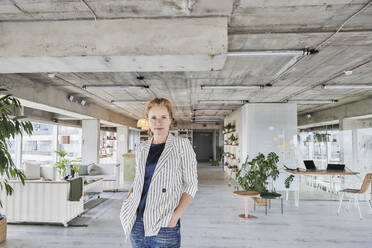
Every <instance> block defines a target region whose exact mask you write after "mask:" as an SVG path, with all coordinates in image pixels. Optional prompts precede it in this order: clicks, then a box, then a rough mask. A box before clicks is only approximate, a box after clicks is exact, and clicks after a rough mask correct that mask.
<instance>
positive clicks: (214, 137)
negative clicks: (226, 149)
mask: <svg viewBox="0 0 372 248" xmlns="http://www.w3.org/2000/svg"><path fill="white" fill-rule="evenodd" d="M216 135H217V133H216V130H213V142H212V143H213V160H216V153H217V152H216V146H217V145H216V144H217V142H216Z"/></svg>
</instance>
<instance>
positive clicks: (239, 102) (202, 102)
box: [198, 100, 249, 104]
mask: <svg viewBox="0 0 372 248" xmlns="http://www.w3.org/2000/svg"><path fill="white" fill-rule="evenodd" d="M248 102H249V101H248V100H199V101H198V103H199V104H244V103H248Z"/></svg>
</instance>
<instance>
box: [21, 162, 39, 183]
mask: <svg viewBox="0 0 372 248" xmlns="http://www.w3.org/2000/svg"><path fill="white" fill-rule="evenodd" d="M24 173H25V176H26V179H40V164H35V163H27V162H25V163H24Z"/></svg>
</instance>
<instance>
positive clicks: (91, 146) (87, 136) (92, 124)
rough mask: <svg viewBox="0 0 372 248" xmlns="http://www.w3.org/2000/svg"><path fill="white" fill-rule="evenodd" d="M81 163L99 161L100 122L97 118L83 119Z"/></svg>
mask: <svg viewBox="0 0 372 248" xmlns="http://www.w3.org/2000/svg"><path fill="white" fill-rule="evenodd" d="M82 128H83V142H82V164H90V163H98V162H99V138H100V137H99V136H100V123H99V120H98V119H94V120H83V121H82Z"/></svg>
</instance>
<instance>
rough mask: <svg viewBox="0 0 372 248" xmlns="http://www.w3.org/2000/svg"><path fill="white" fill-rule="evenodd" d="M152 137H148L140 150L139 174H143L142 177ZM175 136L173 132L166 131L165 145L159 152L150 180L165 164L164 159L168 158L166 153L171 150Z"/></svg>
mask: <svg viewBox="0 0 372 248" xmlns="http://www.w3.org/2000/svg"><path fill="white" fill-rule="evenodd" d="M153 139H154V137H152V138H151V139H148V140H147V141H146V143H145V144H144V146H143V149H142V152H141V166H140V169H141V175H142V176H143V177H142V179H144V177H145V167H146V162H147V157H148V155H149V151H150V147H151V143H152V141H153ZM174 139H175V137H174V136H173V134H171V133H168V137H167V140H166V141H165V146H164V150H163V152H162V153H161V155H160V157H159V160H158V163H157V164H156V167H155V171H154V175H153V176H152V180H153V179H154V178H155V176H156V175H157V174H158V173H159V171H160V170H161V168H162V167H163V166H164V165H165V164H166V161H167V160H168V159H169V157H170V156H168V154H169V153H170V152H171V151H172V150H173V147H174V146H173V142H174Z"/></svg>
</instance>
